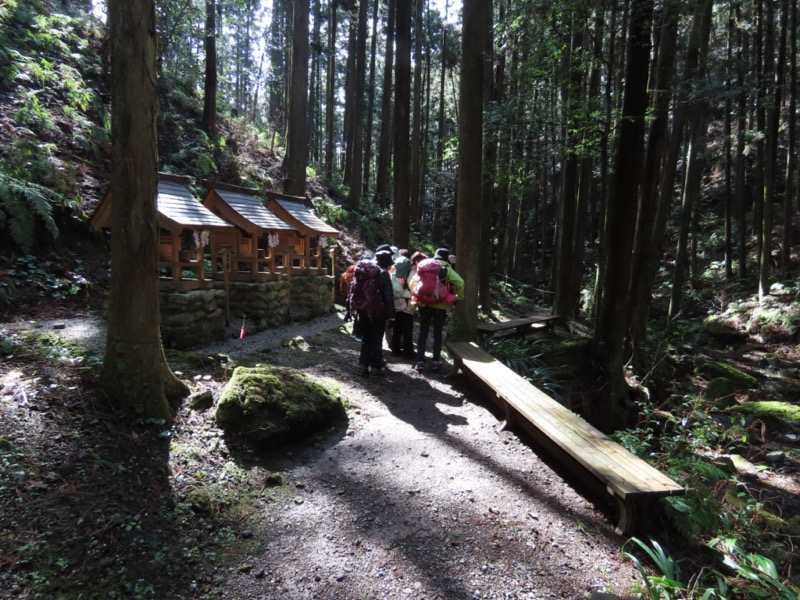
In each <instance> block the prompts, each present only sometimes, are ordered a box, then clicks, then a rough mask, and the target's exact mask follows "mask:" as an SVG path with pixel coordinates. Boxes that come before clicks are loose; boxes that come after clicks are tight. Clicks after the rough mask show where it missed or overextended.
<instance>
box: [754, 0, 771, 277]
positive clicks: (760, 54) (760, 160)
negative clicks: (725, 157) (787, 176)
mask: <svg viewBox="0 0 800 600" xmlns="http://www.w3.org/2000/svg"><path fill="white" fill-rule="evenodd" d="M768 1H770V0H768ZM754 42H755V57H756V58H755V72H756V105H755V128H756V131H757V132H758V134H759V135H758V137H757V139H756V159H755V164H754V165H753V167H754V168H753V180H754V181H753V235H754V236H755V238H756V261H757V264H758V265H759V273H760V265H761V255H762V252H763V243H764V237H763V235H762V233H763V232H762V226H763V224H764V136H765V135H766V118H767V116H766V106H765V103H766V99H767V90H766V75H765V73H764V3H763V0H757V2H756V31H755V39H754Z"/></svg>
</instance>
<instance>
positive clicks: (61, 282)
mask: <svg viewBox="0 0 800 600" xmlns="http://www.w3.org/2000/svg"><path fill="white" fill-rule="evenodd" d="M797 18H798V8H797V2H796V0H776V1H774V2H764V1H763V0H727V1H725V2H723V1H721V0H717V1H714V0H604V1H603V2H581V1H578V0H555V1H549V2H545V1H543V0H519V1H514V0H494V1H493V2H490V1H488V0H483V1H482V0H463V2H453V1H451V0H441V1H439V2H435V3H434V2H431V1H430V0H427V1H423V0H413V1H412V0H383V1H382V0H326V1H323V0H291V1H290V0H272V1H271V2H263V1H262V0H204V1H200V0H156V1H155V2H153V1H152V0H136V1H134V0H126V1H123V0H109V1H108V2H107V3H106V2H98V1H97V0H94V1H92V0H25V1H23V0H5V1H4V2H2V3H0V122H2V124H3V125H2V127H0V230H1V231H2V240H0V272H2V278H0V314H1V315H2V322H0V355H2V356H3V358H4V363H5V366H4V367H2V368H0V373H2V375H3V382H2V386H0V393H1V394H2V404H0V417H2V420H3V421H4V422H5V425H2V426H0V452H2V454H0V459H2V461H3V462H4V470H5V471H6V472H7V474H6V475H3V477H2V478H0V507H2V508H0V515H3V516H2V518H0V524H5V525H6V526H7V527H11V523H16V520H15V518H14V517H13V516H12V513H13V510H14V502H17V501H16V500H14V498H15V497H16V498H19V499H22V500H30V498H31V497H33V496H34V495H35V494H36V493H37V489H36V488H34V489H33V490H31V489H30V487H28V488H25V491H24V493H23V492H21V491H20V490H21V489H22V487H21V486H22V484H21V483H19V482H18V481H15V480H14V473H17V472H22V471H23V470H24V469H23V468H22V467H20V466H19V465H20V464H22V463H23V462H25V460H28V459H29V458H30V457H28V458H25V459H24V460H23V458H20V456H22V454H24V453H21V452H20V453H16V452H15V450H14V449H15V448H16V447H17V444H15V443H14V442H13V440H15V439H18V437H19V436H20V435H22V434H21V433H20V432H22V431H24V430H25V429H26V422H25V420H24V419H21V418H20V417H19V416H18V415H16V413H15V409H14V407H15V406H17V402H18V398H17V395H18V394H17V392H16V391H15V390H17V387H15V385H16V384H14V383H13V378H12V377H11V376H12V374H15V375H14V377H17V376H19V373H25V372H29V373H30V376H31V377H32V378H37V377H39V376H40V375H37V373H40V372H44V371H45V370H46V369H45V365H46V364H47V363H49V362H51V361H52V360H53V357H52V355H51V354H49V353H51V352H53V350H54V349H53V348H52V347H50V346H52V345H54V344H55V346H56V348H55V349H56V350H58V347H61V350H58V351H60V352H62V353H67V354H69V352H71V350H69V347H68V345H65V343H64V342H63V340H62V341H56V342H54V341H53V340H52V339H50V340H49V341H48V340H44V342H43V340H42V337H41V336H38V337H37V336H35V335H34V336H33V337H31V338H20V337H19V335H17V334H12V333H10V332H9V331H8V330H6V329H5V327H4V324H3V323H10V322H13V321H23V320H25V319H26V318H27V319H29V320H33V321H39V320H44V315H48V316H50V317H61V316H62V315H69V314H79V313H84V312H102V313H104V316H105V317H106V319H107V323H108V330H109V337H108V339H109V340H114V344H113V345H111V344H109V346H108V348H113V351H112V350H111V349H109V350H107V351H106V352H105V354H104V355H103V354H100V355H97V354H95V355H94V356H93V357H92V358H91V360H90V361H89V362H90V363H91V364H84V365H80V368H78V367H79V365H76V364H74V361H73V363H71V364H72V366H70V367H69V368H67V367H65V368H64V369H63V372H64V374H63V377H64V378H65V380H69V384H66V383H65V384H64V387H63V389H64V390H70V392H69V394H67V392H64V394H66V395H69V396H72V395H74V394H72V392H71V390H72V389H73V388H74V386H81V387H82V386H85V387H86V388H87V389H91V390H92V393H91V394H87V397H89V396H92V397H95V395H96V397H97V398H103V399H107V401H108V403H109V404H110V405H112V406H113V407H114V410H117V409H120V410H121V411H122V413H125V414H135V415H137V418H139V419H143V420H148V419H149V420H150V421H149V424H150V425H152V423H154V422H159V423H167V424H168V423H169V422H170V421H171V420H172V419H173V418H175V417H176V414H175V411H174V410H173V408H171V406H174V404H175V402H176V401H178V400H179V399H180V398H182V397H185V396H186V395H187V393H188V391H189V387H188V386H187V383H186V382H185V381H183V380H181V378H180V377H178V376H176V372H178V371H180V370H181V368H182V369H183V370H188V371H191V369H192V368H194V369H196V373H197V377H201V375H200V373H201V372H202V369H203V368H210V367H208V365H207V364H203V363H202V361H201V364H199V365H195V366H194V367H190V366H187V365H186V364H183V367H181V368H177V367H176V361H177V362H178V363H181V362H182V361H183V360H184V358H185V357H184V358H181V359H180V360H178V359H176V358H175V356H174V355H173V354H171V353H169V352H166V353H165V351H164V349H163V348H162V344H161V341H160V338H159V333H158V327H159V322H158V319H152V318H151V317H152V315H154V314H155V315H157V314H158V311H159V308H158V303H159V301H158V292H157V282H156V279H155V277H154V276H153V273H155V272H156V271H157V255H156V251H155V247H156V243H155V241H154V238H155V236H156V233H157V231H156V226H155V220H154V211H153V199H154V198H155V195H156V194H155V186H156V184H157V178H158V173H159V172H162V173H171V174H175V175H186V176H189V177H191V178H194V179H195V180H196V181H198V182H199V181H200V180H214V181H219V182H224V183H227V184H233V185H241V186H251V187H256V188H259V189H264V190H273V191H276V192H282V193H285V194H290V195H294V196H302V197H305V198H308V199H309V200H310V201H311V202H313V205H314V207H315V209H316V212H317V214H319V215H320V216H321V217H322V218H323V219H324V220H326V221H327V222H329V223H330V224H332V225H333V226H335V227H337V228H339V229H340V230H341V231H343V232H344V233H345V235H344V236H343V238H342V240H340V241H339V244H340V247H341V252H340V253H339V254H338V256H337V259H338V260H337V262H336V263H335V264H334V265H333V268H334V270H335V271H337V272H341V271H342V270H344V268H346V266H347V264H348V263H350V262H353V261H355V260H357V258H358V257H359V256H360V255H361V254H362V253H363V252H366V251H370V250H374V248H375V247H377V246H378V245H379V244H381V243H383V242H385V241H387V240H388V241H391V243H392V244H394V245H396V246H398V247H401V248H415V249H424V250H427V251H429V252H431V251H432V250H434V249H435V248H437V247H447V248H450V249H451V250H452V251H453V253H454V254H455V255H456V256H457V257H458V260H457V265H458V272H459V273H460V274H461V275H462V277H463V278H464V281H465V288H466V290H467V291H468V293H467V294H466V295H465V297H464V298H463V299H460V300H459V302H458V303H457V305H456V307H455V309H454V315H453V317H454V318H453V319H452V322H451V324H450V327H449V329H448V339H450V338H453V339H461V340H475V339H476V328H477V326H478V324H479V323H482V322H487V321H496V320H498V319H502V318H509V317H513V316H519V315H525V314H527V313H529V312H531V311H532V310H533V309H534V308H535V307H543V308H546V309H548V310H549V311H550V312H552V314H553V315H556V316H558V317H560V318H562V319H563V320H564V322H566V323H568V324H569V325H568V327H567V332H566V334H565V335H566V336H567V338H568V339H567V343H570V344H573V346H572V347H573V348H578V350H576V351H574V352H573V353H572V354H571V356H573V358H571V359H570V360H571V363H572V364H570V365H562V364H557V365H552V364H549V365H548V364H545V363H543V362H542V360H541V356H542V353H541V351H540V348H541V347H543V346H544V345H545V344H546V343H547V340H535V342H534V343H528V344H525V343H519V344H512V343H507V342H503V343H502V344H498V345H496V346H495V347H493V348H489V350H490V351H492V352H493V353H494V355H495V356H496V357H498V358H501V359H503V360H504V361H505V362H506V363H508V364H509V365H514V368H515V370H517V371H518V372H520V373H522V374H524V375H525V376H526V378H528V379H529V380H531V381H532V382H533V383H535V384H536V385H537V386H539V387H542V388H544V389H547V390H548V391H552V392H553V394H554V395H556V396H557V397H558V399H559V400H561V401H563V402H565V403H566V404H567V405H568V406H569V407H570V408H572V409H574V410H576V411H578V412H580V413H581V414H582V415H583V416H584V417H585V418H586V419H587V420H589V421H591V422H592V423H593V424H594V425H596V426H597V427H599V428H600V429H601V430H602V431H604V432H608V433H609V434H611V435H612V437H613V438H614V439H615V440H617V441H619V442H620V443H621V444H622V445H623V446H625V447H626V448H627V449H629V450H630V451H631V452H634V453H635V454H637V455H639V456H641V457H643V458H646V459H647V460H648V462H651V463H652V464H654V465H655V466H656V467H658V468H659V469H660V470H662V471H663V472H665V473H667V474H668V475H669V476H670V477H672V478H674V479H675V480H676V481H678V482H680V483H681V484H682V485H684V486H685V487H686V488H687V489H688V490H689V491H688V493H687V494H686V496H682V497H679V498H677V497H676V498H668V499H664V500H662V501H660V504H659V511H658V513H659V517H658V519H656V522H655V523H654V524H653V531H652V532H648V533H649V535H648V536H647V538H648V539H644V538H645V536H642V538H641V539H639V538H634V539H633V543H629V544H626V545H625V546H624V548H623V549H624V552H625V555H626V557H627V556H628V554H630V556H631V560H632V562H633V564H635V565H637V568H638V569H640V572H641V577H642V581H641V583H640V584H639V585H640V589H639V591H641V592H642V593H643V594H644V595H645V596H646V597H651V598H659V597H669V598H693V597H706V598H737V597H745V598H751V597H752V598H773V597H779V598H795V597H797V594H798V585H799V584H800V580H798V577H797V574H796V567H797V558H796V556H797V552H796V549H795V546H796V543H797V540H798V536H800V501H799V500H798V498H800V487H798V483H799V481H798V462H800V445H799V444H798V429H800V413H799V412H798V411H799V409H798V403H799V402H800V360H799V358H800V332H799V331H800V330H799V328H800V301H798V294H800V269H799V268H798V259H800V216H798V214H797V213H798V209H799V208H800V164H799V161H798V148H797V140H796V138H797V129H798V123H797V112H798V107H797V95H798V89H799V88H798V80H797V70H798V68H797V53H798V39H797V36H798V22H797ZM115 65H118V68H117V69H115ZM130 156H137V157H144V158H143V159H142V160H136V161H134V160H133V159H130V158H128V159H127V160H121V157H130ZM109 189H113V190H114V196H115V198H116V199H115V202H116V203H119V204H121V205H122V206H123V209H121V210H119V211H118V213H119V215H120V216H119V217H116V216H115V217H114V218H119V219H120V220H119V221H115V230H116V231H118V232H119V233H118V234H117V235H112V236H111V237H110V241H109V239H108V238H105V237H102V236H98V235H96V234H94V233H91V232H89V228H88V221H89V217H90V216H91V214H92V213H93V211H94V210H95V209H96V208H97V206H98V204H99V203H100V201H101V199H102V198H103V195H104V194H105V193H106V191H107V190H109ZM123 232H124V235H123ZM109 271H110V272H112V273H120V272H124V273H126V277H123V278H120V277H116V278H115V277H111V276H110V275H109ZM143 331H146V332H147V333H148V334H149V335H145V336H144V337H147V339H148V340H149V341H148V342H147V343H146V344H144V345H143V344H142V343H141V341H140V339H141V337H142V332H143ZM26 346H27V348H26V349H25V350H24V351H23V349H22V348H23V347H26ZM20 360H21V361H22V362H21V363H18V362H17V361H20ZM81 360H83V359H81ZM253 360H255V359H253ZM275 360H278V359H277V358H276V359H275ZM78 362H80V361H78ZM217 367H219V365H217ZM215 368H216V367H215ZM26 369H27V371H26ZM223 372H224V374H225V376H227V375H228V369H227V367H224V368H223V367H220V368H219V373H218V374H217V375H219V376H220V377H223V375H222V373H223ZM215 377H216V375H215ZM53 385H54V386H55V385H56V384H55V383H54V384H53ZM53 394H54V395H55V394H56V392H53ZM60 402H66V400H60ZM76 402H78V404H77V405H76V406H78V407H79V408H80V409H84V408H86V406H88V405H93V406H95V407H96V398H95V401H94V402H91V401H89V400H85V399H84V400H80V401H76ZM105 403H106V400H103V402H102V404H103V405H105ZM93 410H97V409H96V408H94V409H93ZM141 422H144V421H141ZM176 423H180V421H176ZM115 426H116V425H115ZM182 426H183V424H182V425H181V427H182ZM174 427H175V428H176V429H180V427H178V426H177V425H175V426H174ZM144 430H146V427H143V431H144ZM161 433H163V431H162V432H161ZM151 434H152V435H155V436H156V437H157V436H158V435H159V432H155V433H153V432H151V433H148V434H145V433H139V434H135V435H137V436H139V435H142V436H145V435H151ZM31 454H32V453H31ZM148 460H149V459H148ZM191 460H195V459H194V458H192V459H191ZM97 464H99V465H100V466H99V467H98V466H95V468H94V469H95V472H96V471H97V470H100V471H102V470H103V468H104V467H103V466H102V463H97ZM41 468H44V467H41ZM157 468H161V467H160V466H159V467H157ZM207 468H208V469H211V468H212V467H210V466H207ZM42 485H45V484H42ZM43 489H46V486H45V488H43ZM39 491H41V490H39ZM262 492H263V489H262ZM259 496H260V494H259ZM22 500H20V501H22ZM223 504H224V503H223ZM173 508H174V507H173ZM229 509H230V507H229V506H227V505H226V506H225V507H224V508H220V509H219V515H218V516H219V518H220V521H221V522H222V521H225V519H226V518H228V517H229V516H230V515H228V514H227V513H225V510H229ZM143 510H144V509H143ZM171 510H172V509H171ZM223 513H224V514H223ZM59 514H60V513H59ZM220 515H221V516H220ZM186 518H187V519H188V521H187V522H190V523H192V525H189V527H192V526H194V525H196V522H195V521H193V519H196V516H191V517H186ZM230 518H231V519H234V520H235V519H237V518H238V516H230ZM115 519H116V516H115V517H109V520H107V521H106V522H105V523H93V524H92V527H93V528H94V532H95V533H96V534H97V535H98V536H102V535H103V534H105V533H106V529H105V528H106V525H108V527H109V528H110V527H112V525H111V524H112V523H113V528H114V530H116V529H117V527H119V526H122V527H125V526H127V527H128V528H129V529H128V530H127V531H126V532H125V534H130V533H131V531H130V529H135V528H136V527H137V524H136V523H133V524H131V522H129V521H126V522H123V521H124V519H123V520H122V521H120V522H117V521H116V520H115ZM20 520H22V518H21V517H20ZM57 520H58V519H57ZM59 522H60V521H59ZM32 529H35V527H34V526H32ZM9 530H10V529H9ZM73 534H74V535H75V536H76V538H80V537H81V536H83V535H86V534H85V533H76V532H73ZM15 536H16V538H15ZM23 537H24V536H22V535H21V534H13V535H11V536H10V537H9V538H8V539H0V572H2V571H4V570H5V571H7V572H8V573H9V574H11V575H12V578H11V580H10V583H9V584H8V587H6V588H0V596H2V597H9V598H11V597H24V595H25V594H32V596H31V597H50V594H51V593H55V592H56V591H57V588H53V587H48V585H51V584H49V583H44V582H43V581H39V580H36V579H35V578H32V576H30V572H31V571H32V568H29V565H31V564H37V565H41V564H42V563H46V562H47V561H48V560H49V561H51V563H52V564H50V567H52V568H53V569H55V567H53V564H56V562H57V561H58V560H62V559H61V558H56V557H54V556H52V555H51V554H50V553H49V551H48V550H47V547H46V546H47V545H46V544H45V543H44V542H43V541H42V540H41V539H38V540H33V539H31V540H29V543H27V544H23V543H22V542H20V543H17V542H16V539H17V538H18V539H20V540H21V539H23ZM215 543H219V544H221V545H222V546H223V547H225V548H228V547H230V546H231V545H232V544H233V542H231V541H230V540H227V541H219V540H216V541H215ZM26 552H27V553H28V554H26ZM673 556H674V557H676V558H675V559H673ZM637 557H638V558H637ZM63 560H65V561H67V562H68V561H70V560H72V559H71V558H70V559H63ZM640 561H641V562H640ZM678 563H681V564H682V565H683V566H684V569H683V572H682V574H681V573H679V571H680V569H678ZM65 564H66V563H65ZM73 567H74V565H73ZM37 568H39V569H40V570H39V571H35V572H36V573H39V574H42V573H44V571H45V570H44V569H43V568H42V567H37ZM56 570H57V569H56ZM64 570H65V568H64ZM26 571H27V574H26ZM77 571H78V569H76V568H73V570H72V571H71V573H76V572H77ZM687 571H688V575H687ZM169 576H175V577H177V574H176V573H169V574H167V578H168V577H169ZM26 577H27V579H26ZM43 579H48V578H45V577H44V576H43ZM66 579H68V580H70V583H74V582H75V581H77V580H80V576H79V575H70V576H69V577H66ZM123 579H124V580H125V578H123ZM132 582H133V583H132ZM103 585H111V584H108V582H105V583H104V584H103ZM113 585H122V584H121V583H119V582H117V583H114V584H113ZM113 585H112V586H111V587H107V588H103V589H112V587H113ZM124 585H127V586H128V587H121V588H120V587H117V588H114V589H116V590H117V592H119V593H123V594H130V593H133V589H134V588H135V587H136V585H138V583H136V579H135V578H131V579H130V580H125V584H124ZM131 586H133V587H131ZM101 587H102V586H101ZM76 589H77V588H67V587H65V588H64V590H66V591H64V593H66V594H67V596H65V597H95V596H93V595H92V594H91V592H85V590H84V591H81V592H80V594H84V593H85V594H86V595H79V593H78V592H76V591H75V590H76ZM98 589H100V588H98ZM164 589H167V588H162V591H163V590H164ZM155 590H156V591H153V590H152V589H151V590H150V592H149V593H151V596H148V595H147V594H146V593H145V592H141V594H139V592H136V593H134V595H135V596H139V595H140V597H156V596H153V595H152V594H154V593H155V594H157V592H158V588H155ZM37 593H38V594H39V596H36V594H37ZM3 594H5V595H3ZM445 596H446V595H445ZM197 597H201V596H200V595H198V596H197ZM208 597H215V596H214V594H213V593H212V592H209V593H208ZM323 597H324V596H323ZM331 597H334V596H331ZM343 597H346V596H343ZM487 597H488V596H487ZM519 597H528V596H521V595H520V596H519ZM531 597H533V596H531Z"/></svg>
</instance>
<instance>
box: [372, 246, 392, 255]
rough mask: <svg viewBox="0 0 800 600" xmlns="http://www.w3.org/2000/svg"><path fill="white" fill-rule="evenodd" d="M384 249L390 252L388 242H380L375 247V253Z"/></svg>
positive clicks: (390, 248)
mask: <svg viewBox="0 0 800 600" xmlns="http://www.w3.org/2000/svg"><path fill="white" fill-rule="evenodd" d="M384 250H387V251H388V252H390V253H391V251H392V247H391V246H390V245H389V244H381V245H380V246H378V247H377V248H375V254H377V253H378V252H383V251H384Z"/></svg>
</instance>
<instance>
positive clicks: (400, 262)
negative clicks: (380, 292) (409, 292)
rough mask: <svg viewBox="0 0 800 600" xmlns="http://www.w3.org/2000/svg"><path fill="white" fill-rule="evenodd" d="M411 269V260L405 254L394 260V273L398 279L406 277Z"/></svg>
mask: <svg viewBox="0 0 800 600" xmlns="http://www.w3.org/2000/svg"><path fill="white" fill-rule="evenodd" d="M410 271H411V261H410V260H408V259H407V258H406V257H405V256H398V257H397V258H396V259H395V261H394V274H395V276H396V277H397V278H398V279H405V278H406V277H408V274H409V272H410Z"/></svg>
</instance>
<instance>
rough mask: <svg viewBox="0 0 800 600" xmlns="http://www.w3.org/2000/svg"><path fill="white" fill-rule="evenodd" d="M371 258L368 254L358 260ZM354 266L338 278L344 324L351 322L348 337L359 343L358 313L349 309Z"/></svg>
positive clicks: (359, 324)
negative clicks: (350, 330)
mask: <svg viewBox="0 0 800 600" xmlns="http://www.w3.org/2000/svg"><path fill="white" fill-rule="evenodd" d="M371 258H372V257H371V256H369V255H368V254H365V255H364V256H362V257H361V258H360V260H370V259H371ZM356 264H358V263H354V264H352V265H350V266H349V267H347V269H345V272H344V273H342V275H341V278H340V284H339V285H340V288H339V289H340V291H341V292H342V294H344V308H345V313H344V322H345V323H347V322H349V321H353V332H352V333H351V334H350V337H351V338H353V339H354V340H355V341H357V342H360V341H361V323H360V321H359V318H358V311H356V310H353V309H351V307H350V288H352V287H353V277H354V273H355V270H356Z"/></svg>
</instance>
